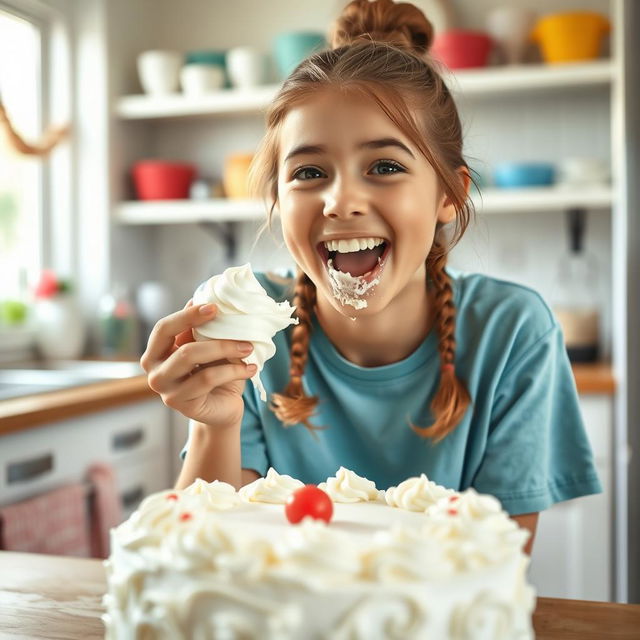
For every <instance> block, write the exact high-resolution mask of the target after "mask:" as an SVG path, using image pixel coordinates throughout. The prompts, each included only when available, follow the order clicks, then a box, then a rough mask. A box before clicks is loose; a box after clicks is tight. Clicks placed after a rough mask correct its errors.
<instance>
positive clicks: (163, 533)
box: [103, 468, 535, 640]
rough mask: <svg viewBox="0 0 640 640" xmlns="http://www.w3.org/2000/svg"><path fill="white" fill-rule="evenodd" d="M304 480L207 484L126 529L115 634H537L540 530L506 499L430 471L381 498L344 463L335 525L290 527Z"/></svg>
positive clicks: (172, 495) (173, 496) (158, 505)
mask: <svg viewBox="0 0 640 640" xmlns="http://www.w3.org/2000/svg"><path fill="white" fill-rule="evenodd" d="M302 486H303V485H302V483H301V482H299V481H298V480H294V479H293V478H291V477H289V476H284V475H278V474H277V473H276V472H275V471H274V470H273V469H271V470H270V471H269V473H268V474H267V477H266V478H260V479H259V480H256V481H255V482H253V483H251V484H250V485H247V486H246V487H243V488H242V489H241V490H240V491H239V492H236V491H235V489H234V488H233V487H232V486H230V485H228V484H225V483H221V482H212V483H206V482H204V481H202V480H197V481H196V482H195V483H194V484H192V485H191V486H190V487H188V488H187V489H184V490H183V491H163V492H160V493H156V494H153V495H151V496H149V497H148V498H146V499H145V500H144V501H143V502H142V503H141V504H140V507H139V508H138V510H137V511H136V512H135V513H134V514H133V515H132V516H131V517H130V518H129V520H127V521H126V522H124V523H123V524H121V525H120V526H119V527H117V528H115V529H113V530H112V533H111V545H112V546H111V556H110V558H109V559H108V560H107V561H105V567H106V569H107V578H108V593H107V594H106V595H105V597H104V604H105V606H106V611H107V612H106V614H105V615H104V616H103V619H104V622H105V625H106V632H107V633H106V637H107V638H115V639H119V640H120V639H123V638H132V639H133V638H137V639H150V638H171V639H178V638H185V639H186V638H188V639H197V640H205V639H218V640H222V639H224V640H240V639H242V640H245V639H246V640H248V639H254V638H256V639H260V640H276V639H277V640H285V639H296V640H307V639H308V640H314V639H320V638H323V639H330V640H341V639H344V640H347V639H349V640H355V639H363V640H364V639H366V640H375V639H383V638H384V639H387V638H397V639H398V640H410V639H412V638H415V639H420V640H422V639H434V640H446V639H448V638H452V639H453V638H455V639H460V640H462V639H471V638H473V639H476V638H477V639H483V640H498V639H505V640H506V639H512V638H533V637H534V635H533V630H532V625H531V615H532V612H533V608H534V602H535V595H534V591H533V589H532V588H531V586H529V585H528V584H527V581H526V569H527V566H528V563H529V559H528V557H527V556H526V555H525V554H524V552H523V547H524V544H525V542H526V540H527V538H528V536H529V534H528V532H527V531H525V530H523V529H520V528H519V527H518V526H517V524H516V523H515V522H514V521H513V520H511V519H510V518H509V517H508V516H507V514H506V513H505V512H504V511H503V510H502V509H501V506H500V503H499V502H498V501H497V500H496V499H495V498H493V497H491V496H487V495H480V494H478V493H476V492H475V491H474V490H472V489H469V490H467V491H464V492H462V493H457V492H454V491H451V490H449V489H445V488H444V487H441V486H439V485H436V484H435V483H433V482H431V481H429V480H428V479H427V478H426V477H425V476H424V475H423V476H421V477H419V478H410V479H408V480H406V481H405V482H403V483H401V484H400V485H398V486H397V487H392V488H390V489H388V490H387V491H379V490H378V489H377V488H376V487H375V485H374V484H373V483H372V482H370V481H368V480H366V479H364V478H361V477H359V476H357V475H356V474H354V473H353V472H351V471H348V470H346V469H344V468H341V469H340V470H339V472H338V473H337V474H336V477H334V478H330V479H328V480H327V482H326V483H322V484H321V485H319V488H321V489H323V490H324V491H325V492H326V493H327V494H328V495H329V496H330V497H331V499H332V501H333V517H332V518H331V520H330V522H329V523H328V524H327V523H325V522H324V521H323V520H313V519H311V518H309V517H307V518H303V519H302V521H301V522H300V524H295V525H294V524H290V522H289V521H288V520H287V517H286V516H285V501H286V500H287V498H288V497H289V496H290V495H291V494H292V493H293V492H296V491H297V490H298V489H299V488H301V487H302Z"/></svg>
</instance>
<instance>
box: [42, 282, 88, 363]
mask: <svg viewBox="0 0 640 640" xmlns="http://www.w3.org/2000/svg"><path fill="white" fill-rule="evenodd" d="M33 311H34V326H35V329H36V335H35V339H36V346H37V348H38V351H39V353H40V355H41V356H42V357H43V358H45V359H46V360H73V359H77V358H79V357H80V356H81V355H82V353H83V351H84V346H85V341H86V337H87V331H86V325H85V322H84V319H83V317H82V310H81V309H80V305H79V304H78V301H77V300H76V298H75V296H74V295H73V294H71V293H58V294H56V295H54V296H52V297H50V298H39V299H38V300H37V301H36V302H35V304H34V307H33Z"/></svg>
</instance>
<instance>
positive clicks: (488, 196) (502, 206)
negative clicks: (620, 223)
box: [473, 186, 613, 214]
mask: <svg viewBox="0 0 640 640" xmlns="http://www.w3.org/2000/svg"><path fill="white" fill-rule="evenodd" d="M473 202H474V204H475V206H476V211H477V212H478V213H481V214H492V213H528V212H530V211H565V210H567V209H576V208H582V209H609V208H610V207H611V206H612V204H613V191H612V189H611V187H608V186H603V187H599V186H593V187H581V188H577V187H573V188H569V187H558V186H556V187H530V188H527V189H496V188H486V189H483V190H482V198H481V199H480V198H478V197H477V196H475V197H474V198H473Z"/></svg>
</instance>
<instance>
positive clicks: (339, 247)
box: [324, 238, 384, 253]
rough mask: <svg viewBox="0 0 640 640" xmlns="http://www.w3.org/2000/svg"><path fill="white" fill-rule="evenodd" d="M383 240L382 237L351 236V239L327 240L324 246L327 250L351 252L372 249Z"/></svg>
mask: <svg viewBox="0 0 640 640" xmlns="http://www.w3.org/2000/svg"><path fill="white" fill-rule="evenodd" d="M383 242H384V239H383V238H352V239H351V240H329V241H328V242H325V243H324V246H325V247H326V248H327V250H328V251H337V252H338V253H352V252H354V251H361V250H362V249H373V248H374V247H377V246H378V245H381V244H382V243H383Z"/></svg>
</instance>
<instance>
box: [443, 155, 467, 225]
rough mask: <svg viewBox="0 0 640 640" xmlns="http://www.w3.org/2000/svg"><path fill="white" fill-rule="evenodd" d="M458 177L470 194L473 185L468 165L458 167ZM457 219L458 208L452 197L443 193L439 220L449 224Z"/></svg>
mask: <svg viewBox="0 0 640 640" xmlns="http://www.w3.org/2000/svg"><path fill="white" fill-rule="evenodd" d="M457 174H458V178H459V180H460V182H461V183H462V186H463V187H464V191H465V193H466V194H467V195H469V187H470V186H471V176H470V175H469V170H468V169H467V167H458V170H457ZM455 219H456V209H455V206H454V204H453V201H452V200H451V198H450V197H449V196H448V195H447V194H446V193H443V194H442V197H441V199H440V203H439V206H438V222H440V223H441V224H448V223H449V222H453V221H454V220H455Z"/></svg>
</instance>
